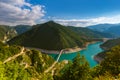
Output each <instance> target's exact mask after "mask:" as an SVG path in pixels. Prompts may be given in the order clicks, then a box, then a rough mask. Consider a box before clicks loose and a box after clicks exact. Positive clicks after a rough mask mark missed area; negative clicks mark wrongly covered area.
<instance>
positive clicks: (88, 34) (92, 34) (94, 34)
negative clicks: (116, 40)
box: [68, 26, 114, 39]
mask: <svg viewBox="0 0 120 80" xmlns="http://www.w3.org/2000/svg"><path fill="white" fill-rule="evenodd" d="M68 28H70V29H72V30H73V31H75V32H76V33H78V34H80V35H81V36H82V35H84V36H85V37H87V38H91V39H92V38H113V37H114V35H112V34H109V33H105V32H99V31H94V30H91V29H89V28H86V27H72V26H68Z"/></svg>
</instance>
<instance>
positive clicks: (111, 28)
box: [88, 24, 120, 37]
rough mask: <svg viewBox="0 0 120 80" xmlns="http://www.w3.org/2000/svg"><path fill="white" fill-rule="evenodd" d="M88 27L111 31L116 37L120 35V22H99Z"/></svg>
mask: <svg viewBox="0 0 120 80" xmlns="http://www.w3.org/2000/svg"><path fill="white" fill-rule="evenodd" d="M88 28H90V29H92V30H95V31H100V32H105V33H111V34H113V35H115V36H116V37H120V32H119V31H120V24H98V25H93V26H88Z"/></svg>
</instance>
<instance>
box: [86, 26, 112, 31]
mask: <svg viewBox="0 0 120 80" xmlns="http://www.w3.org/2000/svg"><path fill="white" fill-rule="evenodd" d="M112 26H114V25H113V24H98V25H92V26H88V27H87V28H89V29H92V30H95V31H100V32H104V31H106V30H108V29H109V28H110V27H112Z"/></svg>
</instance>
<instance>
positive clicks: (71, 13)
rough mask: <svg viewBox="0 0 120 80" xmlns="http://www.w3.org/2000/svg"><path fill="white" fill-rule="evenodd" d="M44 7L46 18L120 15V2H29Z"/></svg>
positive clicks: (37, 0) (71, 0) (113, 0)
mask: <svg viewBox="0 0 120 80" xmlns="http://www.w3.org/2000/svg"><path fill="white" fill-rule="evenodd" d="M30 2H31V3H33V4H41V5H44V6H45V11H46V17H48V16H51V17H57V18H66V19H67V18H70V19H71V18H91V17H99V16H109V15H110V16H111V15H116V14H119V13H120V0H31V1H30Z"/></svg>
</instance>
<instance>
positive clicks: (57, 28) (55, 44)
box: [8, 21, 86, 50]
mask: <svg viewBox="0 0 120 80" xmlns="http://www.w3.org/2000/svg"><path fill="white" fill-rule="evenodd" d="M33 27H34V28H33V29H31V30H29V31H27V32H25V33H23V34H21V35H19V36H17V37H15V38H13V39H11V40H10V41H9V42H8V43H9V44H16V45H22V46H27V47H36V48H41V49H47V50H61V49H64V48H72V47H76V46H79V47H84V46H85V43H86V40H85V39H84V38H83V36H79V34H77V33H76V32H74V31H72V30H71V29H69V28H68V27H65V26H62V25H60V24H57V23H55V22H53V21H49V22H47V23H44V24H38V25H35V26H33Z"/></svg>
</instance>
